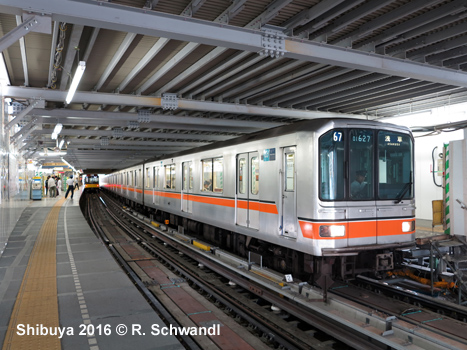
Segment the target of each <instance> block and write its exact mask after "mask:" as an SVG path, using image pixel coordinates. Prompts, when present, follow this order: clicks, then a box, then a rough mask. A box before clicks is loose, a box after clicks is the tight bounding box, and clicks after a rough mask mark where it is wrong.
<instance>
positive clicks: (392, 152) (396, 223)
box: [298, 120, 415, 286]
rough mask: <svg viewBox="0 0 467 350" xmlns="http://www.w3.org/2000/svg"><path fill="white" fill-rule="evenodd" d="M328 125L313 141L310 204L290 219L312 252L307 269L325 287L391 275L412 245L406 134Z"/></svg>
mask: <svg viewBox="0 0 467 350" xmlns="http://www.w3.org/2000/svg"><path fill="white" fill-rule="evenodd" d="M330 124H332V125H329V124H328V125H326V126H324V127H323V128H321V130H320V131H319V132H317V133H316V134H315V135H316V137H315V138H314V146H315V147H316V149H317V150H318V156H317V158H316V159H315V161H314V167H315V171H313V176H314V180H315V182H314V183H315V184H317V185H318V186H317V188H315V189H314V190H315V191H316V195H314V196H312V198H313V199H312V200H314V201H315V203H314V205H313V206H311V208H312V209H311V210H308V211H307V212H302V213H300V209H299V213H298V221H299V225H300V228H301V232H302V236H303V238H304V239H305V240H306V239H310V243H311V244H312V245H313V253H312V255H313V256H314V258H312V260H314V261H313V262H312V263H311V264H310V270H311V272H313V274H314V279H315V280H318V281H319V280H321V283H325V284H327V285H328V286H329V282H330V281H329V280H327V281H326V278H329V277H330V276H336V275H337V276H340V277H341V278H343V279H346V278H347V277H350V276H354V275H355V274H358V273H366V272H370V273H373V274H375V275H378V274H381V273H383V272H384V271H388V270H392V269H393V268H394V267H395V263H396V261H397V259H398V257H399V256H400V254H401V250H402V249H403V248H406V247H408V246H412V245H413V244H414V240H415V201H414V184H413V180H414V172H413V169H414V166H413V162H414V157H413V154H414V153H413V150H414V145H413V137H412V135H411V132H410V130H409V129H407V128H404V127H399V126H395V125H390V124H383V123H374V122H368V121H361V122H359V121H358V120H352V121H349V120H346V121H344V120H335V121H332V122H330ZM301 200H302V201H303V198H302V199H301ZM299 204H300V203H299ZM300 207H301V205H299V208H300ZM309 208H310V207H309ZM305 266H306V265H305ZM326 276H327V277H326Z"/></svg>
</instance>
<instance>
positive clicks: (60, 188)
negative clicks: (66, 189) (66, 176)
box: [57, 176, 62, 196]
mask: <svg viewBox="0 0 467 350" xmlns="http://www.w3.org/2000/svg"><path fill="white" fill-rule="evenodd" d="M61 190H62V179H61V178H60V177H59V176H58V177H57V196H58V195H59V194H60V191H61Z"/></svg>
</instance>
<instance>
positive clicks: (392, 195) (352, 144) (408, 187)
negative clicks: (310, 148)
mask: <svg viewBox="0 0 467 350" xmlns="http://www.w3.org/2000/svg"><path fill="white" fill-rule="evenodd" d="M319 147H320V198H321V199H322V200H328V201H339V200H351V201H368V200H377V199H381V200H396V201H401V200H402V199H406V198H413V143H412V139H411V137H410V136H409V135H407V134H402V133H397V132H393V131H383V130H380V131H376V130H373V129H348V130H344V129H334V130H331V131H328V132H327V133H325V134H324V135H323V136H321V137H320V139H319ZM346 150H348V151H346ZM346 178H347V181H345V179H346Z"/></svg>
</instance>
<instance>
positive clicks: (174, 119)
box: [30, 108, 283, 129]
mask: <svg viewBox="0 0 467 350" xmlns="http://www.w3.org/2000/svg"><path fill="white" fill-rule="evenodd" d="M30 114H32V115H35V116H44V117H66V118H77V119H98V120H103V119H109V120H120V121H125V122H127V121H138V118H139V117H138V114H137V113H129V112H106V111H87V110H72V109H65V108H60V109H41V108H35V109H33V110H31V113H30ZM148 117H149V122H150V123H151V122H157V123H171V124H193V125H197V124H205V125H216V126H222V127H225V126H227V127H229V126H237V127H244V128H258V129H268V128H273V127H276V126H281V125H283V123H274V122H267V121H253V120H237V119H219V118H197V117H184V116H173V115H164V114H150V115H149V116H148ZM145 125H147V123H140V127H145Z"/></svg>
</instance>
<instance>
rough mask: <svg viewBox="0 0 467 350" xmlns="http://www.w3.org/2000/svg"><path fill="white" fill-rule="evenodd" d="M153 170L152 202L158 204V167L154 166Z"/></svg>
mask: <svg viewBox="0 0 467 350" xmlns="http://www.w3.org/2000/svg"><path fill="white" fill-rule="evenodd" d="M152 171H153V181H154V184H153V189H152V193H153V195H152V202H153V203H154V204H156V205H159V204H160V203H159V202H160V200H159V199H160V195H159V191H158V189H160V167H158V166H155V167H153V168H152Z"/></svg>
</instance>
